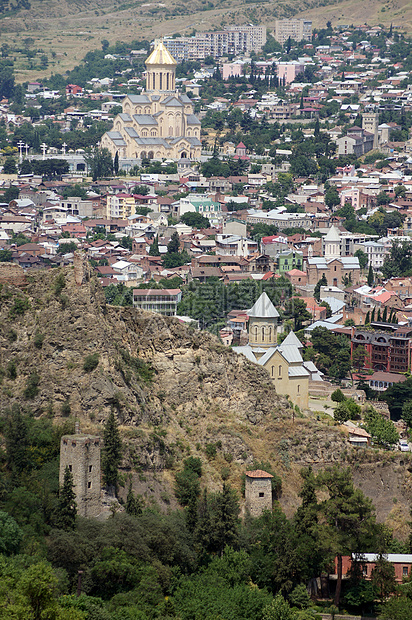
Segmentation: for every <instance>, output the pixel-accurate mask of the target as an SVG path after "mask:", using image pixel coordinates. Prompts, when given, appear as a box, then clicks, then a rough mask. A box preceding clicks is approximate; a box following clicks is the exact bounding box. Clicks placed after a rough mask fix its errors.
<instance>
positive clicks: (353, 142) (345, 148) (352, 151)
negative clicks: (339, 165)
mask: <svg viewBox="0 0 412 620" xmlns="http://www.w3.org/2000/svg"><path fill="white" fill-rule="evenodd" d="M374 140H375V136H374V134H373V133H369V132H368V131H366V130H365V129H362V128H361V127H356V126H354V127H351V128H350V129H348V132H347V135H346V136H343V137H342V138H338V139H337V140H336V144H337V145H338V154H339V155H356V157H360V156H361V155H364V154H365V153H368V152H369V151H371V150H372V149H373V148H374V146H373V145H374Z"/></svg>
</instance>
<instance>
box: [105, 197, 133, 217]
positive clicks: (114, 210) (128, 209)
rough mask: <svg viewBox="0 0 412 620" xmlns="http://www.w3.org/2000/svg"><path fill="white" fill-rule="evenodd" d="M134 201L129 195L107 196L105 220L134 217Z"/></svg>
mask: <svg viewBox="0 0 412 620" xmlns="http://www.w3.org/2000/svg"><path fill="white" fill-rule="evenodd" d="M135 209H136V207H135V199H134V196H131V195H130V194H123V193H120V194H108V196H107V206H106V211H107V219H109V220H114V219H122V220H125V219H126V218H128V217H130V216H131V215H135V213H136V211H135Z"/></svg>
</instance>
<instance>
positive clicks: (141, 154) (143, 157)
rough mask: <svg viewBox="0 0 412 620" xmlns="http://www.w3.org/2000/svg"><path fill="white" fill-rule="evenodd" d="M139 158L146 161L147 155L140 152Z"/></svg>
mask: <svg viewBox="0 0 412 620" xmlns="http://www.w3.org/2000/svg"><path fill="white" fill-rule="evenodd" d="M140 157H141V158H142V159H147V153H146V151H142V152H141V153H140Z"/></svg>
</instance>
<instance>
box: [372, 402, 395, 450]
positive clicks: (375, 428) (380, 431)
mask: <svg viewBox="0 0 412 620" xmlns="http://www.w3.org/2000/svg"><path fill="white" fill-rule="evenodd" d="M364 419H365V424H366V428H367V431H368V433H370V434H371V435H372V439H373V440H374V441H375V442H378V443H380V444H384V445H393V444H396V443H398V441H399V433H398V431H397V430H396V427H395V425H394V423H393V422H392V420H386V419H385V418H384V417H383V416H382V415H381V414H380V413H379V412H378V411H376V410H375V409H373V407H370V408H369V409H368V410H367V411H366V412H365V415H364Z"/></svg>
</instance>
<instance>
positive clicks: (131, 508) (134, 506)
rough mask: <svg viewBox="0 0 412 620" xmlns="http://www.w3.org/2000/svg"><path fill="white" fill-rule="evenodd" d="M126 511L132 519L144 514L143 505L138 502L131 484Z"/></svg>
mask: <svg viewBox="0 0 412 620" xmlns="http://www.w3.org/2000/svg"><path fill="white" fill-rule="evenodd" d="M125 510H126V512H127V514H129V515H131V516H132V517H137V516H138V515H140V514H142V506H141V503H140V501H139V500H138V498H137V497H136V496H135V494H134V493H133V489H132V484H131V483H130V485H129V491H128V493H127V498H126V504H125Z"/></svg>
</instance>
